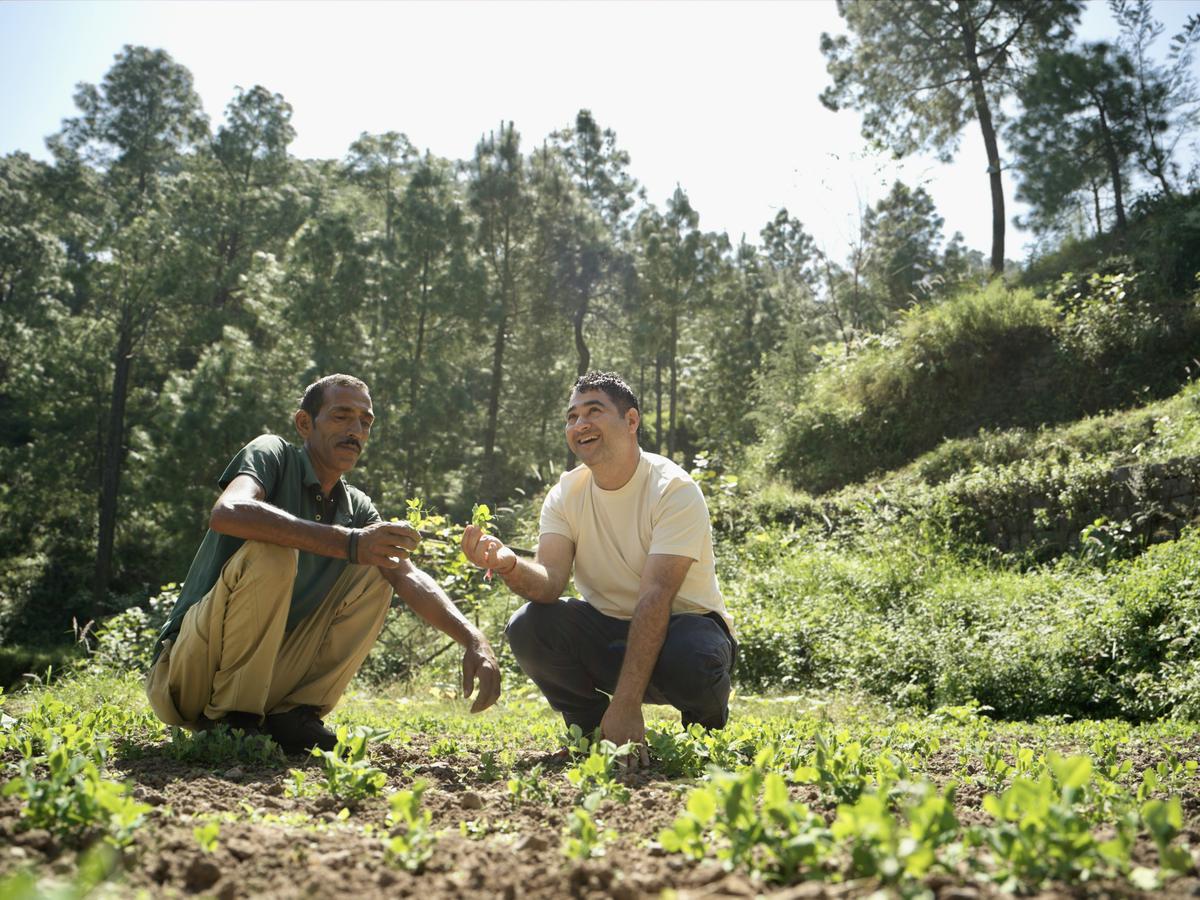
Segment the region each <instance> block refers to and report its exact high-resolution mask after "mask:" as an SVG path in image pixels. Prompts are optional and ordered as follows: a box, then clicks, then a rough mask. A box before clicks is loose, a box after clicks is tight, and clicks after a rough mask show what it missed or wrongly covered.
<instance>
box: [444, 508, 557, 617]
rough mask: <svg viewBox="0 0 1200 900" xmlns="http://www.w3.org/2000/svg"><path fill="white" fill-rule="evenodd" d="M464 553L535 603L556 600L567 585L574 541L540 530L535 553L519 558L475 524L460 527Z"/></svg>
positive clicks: (511, 588) (517, 592)
mask: <svg viewBox="0 0 1200 900" xmlns="http://www.w3.org/2000/svg"><path fill="white" fill-rule="evenodd" d="M462 550H463V555H465V556H466V557H467V559H469V560H470V561H471V562H473V563H474V564H475V565H477V566H479V568H481V569H491V570H492V572H493V573H495V574H496V575H499V576H500V577H501V578H503V579H504V583H505V584H506V585H508V587H509V590H511V591H512V592H513V593H514V594H519V595H520V596H522V597H524V598H525V599H526V600H532V601H533V602H534V603H555V602H557V601H558V598H559V597H561V596H562V593H563V591H564V590H565V589H566V587H567V580H568V579H569V578H570V577H571V564H572V563H574V561H575V544H574V543H573V542H572V541H571V539H570V538H568V537H564V536H563V535H561V534H543V535H542V536H541V537H540V538H539V539H538V548H537V555H536V556H535V557H534V558H533V559H521V557H519V556H517V554H515V553H513V552H512V550H510V549H509V548H508V547H506V546H505V545H504V543H503V542H502V541H501V540H500V539H499V538H498V537H495V536H494V535H490V534H484V533H483V532H482V531H481V530H480V529H479V528H478V526H475V525H468V526H467V527H466V528H465V529H463V536H462Z"/></svg>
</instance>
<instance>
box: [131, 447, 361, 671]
mask: <svg viewBox="0 0 1200 900" xmlns="http://www.w3.org/2000/svg"><path fill="white" fill-rule="evenodd" d="M238 475H249V476H250V477H251V478H253V479H254V480H255V481H257V482H258V483H259V484H261V485H262V487H263V490H264V491H265V492H266V498H265V499H266V501H267V502H268V503H270V504H271V505H272V506H277V507H279V508H280V509H282V510H283V511H284V512H288V513H291V514H292V515H293V516H296V517H297V518H300V519H307V520H309V521H310V522H321V523H323V524H326V525H343V526H346V527H348V528H362V527H364V526H366V525H370V524H371V523H372V522H380V521H382V518H381V517H380V515H379V512H378V511H377V510H376V509H375V505H374V504H373V503H372V502H371V498H370V497H368V496H367V495H366V494H364V493H363V492H362V491H360V490H358V489H357V488H354V487H351V486H350V485H348V484H346V482H345V481H342V480H341V479H339V480H338V482H337V483H336V484H335V485H334V486H333V490H332V491H330V492H329V496H324V494H323V492H322V490H321V483H320V482H319V481H318V480H317V475H316V473H315V472H314V471H313V467H312V463H311V462H309V459H308V453H307V452H306V451H305V450H304V448H303V447H294V446H292V445H291V444H289V443H288V442H287V441H285V440H284V439H283V438H281V437H279V436H278V435H274V434H264V435H261V436H260V437H256V438H255V439H254V440H252V441H251V442H250V443H249V444H247V445H246V446H245V447H243V448H242V449H241V451H240V452H239V453H238V454H237V456H235V457H234V458H233V460H232V461H231V462H230V463H229V466H228V467H227V468H226V469H225V473H224V474H223V475H222V476H221V480H220V482H219V483H220V486H221V489H222V490H224V489H225V487H226V486H228V484H229V482H231V481H233V479H234V478H236V477H237V476H238ZM243 543H245V541H244V539H243V538H237V537H231V536H230V535H228V534H218V533H217V532H215V531H213V530H211V529H209V531H208V533H207V534H205V535H204V540H203V541H201V542H200V549H199V550H197V551H196V558H195V559H194V560H192V566H191V568H190V569H188V573H187V578H185V579H184V582H183V590H182V591H180V594H179V600H178V602H177V603H176V604H175V608H174V609H173V610H172V611H171V617H170V618H169V619H168V620H167V623H166V625H164V626H163V629H162V631H161V632H160V633H159V636H158V641H159V645H160V646H161V644H162V642H163V640H165V639H166V638H173V637H175V635H177V634H178V633H179V626H180V624H181V623H182V622H183V616H184V614H185V613H186V612H187V611H188V609H189V608H190V607H191V606H192V605H194V604H196V603H199V602H200V600H202V599H203V598H204V596H205V595H206V594H207V593H208V592H209V591H210V590H212V587H213V585H214V584H216V583H217V579H218V578H220V577H221V569H222V568H224V566H225V563H226V562H228V561H229V557H231V556H233V554H234V553H236V552H237V550H238V548H239V547H241V546H242V544H243ZM346 566H347V561H346V560H344V559H333V558H331V557H328V556H320V555H318V554H316V553H305V552H303V551H301V552H300V557H299V560H298V562H297V564H296V583H295V587H294V588H293V590H292V605H291V609H290V610H289V612H288V620H287V629H288V631H291V630H292V628H294V627H295V626H296V623H297V622H299V621H300V620H301V619H303V618H304V617H305V616H307V615H309V614H310V613H311V612H313V611H314V610H315V609H316V608H317V607H318V606H319V605H320V604H321V601H322V600H324V599H325V595H326V594H328V593H329V589H330V588H331V587H333V583H334V582H335V581H337V579H338V576H340V575H341V574H342V571H343V570H344V569H345V568H346ZM157 655H158V651H157V648H156V649H155V656H157Z"/></svg>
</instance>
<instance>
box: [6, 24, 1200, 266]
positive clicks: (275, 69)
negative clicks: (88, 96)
mask: <svg viewBox="0 0 1200 900" xmlns="http://www.w3.org/2000/svg"><path fill="white" fill-rule="evenodd" d="M1156 12H1157V15H1158V17H1159V18H1160V19H1162V20H1163V21H1164V22H1165V23H1166V25H1167V33H1168V35H1169V34H1171V33H1173V32H1174V30H1177V28H1178V27H1179V25H1180V24H1181V23H1182V21H1183V20H1184V19H1185V18H1186V17H1187V15H1188V14H1189V13H1194V12H1200V0H1158V2H1157V3H1156ZM841 30H842V29H841V20H840V18H839V17H838V15H837V10H836V7H835V5H834V2H833V0H796V2H750V0H727V2H657V0H656V2H640V3H635V2H563V0H558V2H548V0H543V2H499V0H494V2H482V3H481V2H465V0H463V2H442V3H428V2H408V3H389V2H381V0H377V2H341V3H328V2H291V3H284V2H227V0H222V2H194V0H193V2H99V0H93V2H11V0H10V2H0V35H2V38H0V51H2V52H0V84H3V85H4V89H3V97H2V99H0V153H9V152H12V151H14V150H24V151H26V152H29V153H31V154H33V155H35V156H38V157H41V158H46V156H47V154H46V152H45V149H44V144H43V140H44V138H45V137H46V136H47V135H49V134H51V133H53V132H55V131H57V130H58V128H59V126H60V123H61V121H62V119H63V118H64V117H66V116H69V115H72V114H73V113H74V105H73V103H72V95H73V92H74V87H75V85H76V84H77V83H78V82H81V81H86V82H93V83H95V82H99V81H100V80H101V78H102V77H103V76H104V73H105V72H106V71H107V70H108V68H109V67H110V66H111V65H112V61H113V56H114V54H116V53H117V52H118V51H119V50H120V49H121V47H122V46H123V45H124V44H145V45H147V46H150V47H161V48H164V49H166V50H167V51H168V52H169V53H170V54H171V55H172V56H173V57H174V58H175V60H176V61H178V62H180V63H182V64H183V65H185V66H187V67H188V69H190V70H191V72H192V75H193V76H194V78H195V86H196V90H197V91H198V93H199V94H200V97H201V99H202V100H203V103H204V108H205V110H206V112H207V113H208V114H209V116H210V117H211V118H212V119H213V121H214V124H216V123H217V122H219V121H220V118H221V116H222V114H223V110H224V108H225V105H226V104H227V103H228V102H229V100H230V99H231V98H232V96H233V93H234V88H235V86H238V85H240V86H244V87H250V86H252V85H254V84H262V85H263V86H264V87H267V88H269V89H270V90H272V91H278V92H279V93H281V94H282V95H283V96H284V97H285V98H286V99H287V100H288V101H289V102H290V103H291V104H292V106H293V108H294V110H295V114H294V119H293V124H294V125H295V127H296V131H297V138H296V141H295V143H294V144H293V145H292V152H293V153H294V154H296V155H297V156H301V157H323V158H340V157H341V156H343V155H344V154H345V152H346V149H347V148H348V146H349V145H350V143H351V141H353V140H354V139H355V138H356V137H357V136H358V135H359V134H360V133H361V132H363V131H367V132H371V133H378V132H383V131H389V130H395V131H402V132H404V133H406V134H407V135H408V137H409V138H410V139H411V140H412V142H413V143H414V144H415V145H417V146H418V147H419V148H421V149H426V148H428V149H429V150H431V151H433V153H435V154H437V155H440V156H444V157H448V158H451V159H466V158H469V157H470V156H471V154H472V153H473V150H474V147H475V144H476V142H477V141H478V139H479V137H480V135H481V134H482V133H484V132H486V131H488V130H489V129H493V128H495V127H496V125H497V124H498V123H499V122H500V121H501V120H512V121H513V122H515V123H516V127H517V129H518V131H520V132H521V134H522V138H523V142H524V144H523V145H524V147H525V148H526V149H527V150H528V149H529V148H531V147H533V146H535V145H536V144H539V143H540V142H541V141H542V140H543V139H544V138H545V137H546V136H547V135H548V134H550V132H552V131H554V130H557V129H559V128H562V127H564V126H567V125H569V124H570V123H571V122H572V121H573V120H574V116H575V113H576V111H577V110H578V109H580V108H588V109H590V110H592V113H593V115H594V116H595V118H596V120H597V121H598V122H599V123H600V124H601V125H602V126H604V127H607V128H612V129H614V130H615V131H616V133H617V139H618V143H619V145H620V146H622V147H623V148H624V149H626V150H627V151H628V152H629V153H630V155H631V157H632V164H631V171H632V174H633V175H634V177H636V178H637V179H638V180H639V181H640V182H641V183H642V184H643V185H645V187H646V189H647V193H648V195H649V198H650V199H651V200H652V201H653V202H655V203H657V204H660V205H661V204H662V203H663V201H665V199H666V198H667V197H668V196H669V195H670V193H671V192H672V191H673V190H674V188H675V185H676V183H678V184H680V185H682V186H683V188H684V189H685V190H686V191H687V192H688V195H689V196H690V198H691V201H692V205H693V206H694V207H695V208H696V209H697V210H698V211H699V213H700V216H701V225H702V227H704V228H705V229H706V230H713V231H726V232H727V233H728V234H729V235H730V237H731V239H732V240H734V241H735V242H736V241H737V240H738V239H739V238H740V237H741V236H742V235H743V234H745V235H746V236H747V237H748V238H749V239H750V240H754V241H756V240H757V239H758V232H759V230H760V229H761V228H762V227H763V225H764V224H765V223H766V222H767V221H768V220H769V219H770V218H772V217H773V216H774V215H775V213H776V212H777V211H778V210H779V208H780V207H781V206H786V207H787V208H788V210H789V211H790V212H791V213H792V214H793V215H795V216H798V217H799V218H800V219H801V221H803V222H804V223H805V226H806V228H808V230H809V231H810V232H812V233H813V234H814V235H815V236H816V237H817V239H818V242H819V243H821V244H822V245H823V246H825V247H826V248H827V249H828V250H829V251H831V252H833V253H834V254H835V255H837V256H840V255H842V253H843V251H844V248H845V245H846V243H847V240H848V239H849V237H850V235H851V234H852V233H853V230H854V228H855V227H856V223H857V210H858V207H859V204H860V203H861V204H865V205H869V204H871V203H873V202H875V201H876V200H878V199H879V197H880V196H882V195H883V194H884V193H886V191H887V189H888V187H889V186H890V184H891V182H892V180H893V179H895V178H896V177H899V178H901V179H903V180H904V181H906V182H907V183H909V184H910V185H917V184H922V185H924V186H925V187H926V189H927V190H929V191H930V193H931V194H932V195H933V197H934V199H935V201H936V203H937V208H938V211H939V212H940V213H941V214H942V215H943V216H944V217H945V219H946V232H947V234H951V233H953V232H954V231H961V232H962V233H963V234H964V235H965V237H966V240H967V243H968V245H969V246H971V247H974V248H976V249H979V250H982V251H984V252H985V253H986V252H987V251H988V249H989V247H990V245H991V212H990V201H989V194H988V186H987V176H986V174H985V165H986V163H985V158H984V152H983V143H982V140H981V139H980V137H979V134H978V125H977V124H975V123H971V124H970V126H969V128H968V129H967V130H966V131H965V133H964V135H963V142H962V146H961V149H960V150H959V153H958V156H957V157H956V161H955V162H954V163H953V164H951V165H942V164H940V163H938V162H936V161H935V160H933V159H930V158H916V157H912V158H909V159H906V160H902V161H900V162H899V163H893V162H890V161H888V160H886V159H882V158H876V157H872V156H869V155H867V154H865V153H864V150H863V141H862V139H861V137H860V135H859V117H858V114H857V113H854V112H850V111H844V112H841V113H836V114H835V113H831V112H829V111H828V110H826V109H825V108H824V107H822V106H821V104H820V102H819V101H818V99H817V95H818V94H819V93H820V92H821V90H822V89H823V88H824V87H825V85H826V84H827V83H828V76H827V74H826V72H825V63H824V58H823V57H822V55H821V53H820V50H819V49H818V40H819V37H820V34H821V32H822V31H830V32H838V31H841ZM1115 32H1116V28H1115V25H1113V24H1112V22H1111V18H1110V16H1109V13H1108V9H1107V4H1105V3H1100V2H1093V3H1092V4H1091V6H1090V8H1089V9H1088V12H1087V14H1086V15H1085V19H1084V24H1083V28H1082V29H1081V36H1082V37H1084V38H1085V39H1090V40H1095V39H1099V38H1102V37H1111V36H1113V35H1114V34H1115ZM1163 43H1164V44H1165V40H1164V41H1163ZM1197 66H1198V69H1200V63H1198V64H1197ZM1013 190H1014V186H1013V184H1012V183H1011V179H1008V183H1007V184H1006V199H1007V201H1008V212H1009V218H1010V220H1011V217H1012V215H1013V213H1014V212H1019V211H1020V210H1019V209H1018V206H1017V204H1016V202H1015V200H1014V199H1013ZM1025 241H1026V236H1025V235H1022V234H1020V233H1019V232H1017V231H1016V230H1015V228H1013V226H1012V225H1011V224H1010V226H1009V239H1008V254H1007V255H1008V256H1009V257H1010V258H1019V257H1020V256H1021V255H1022V247H1023V245H1024V242H1025Z"/></svg>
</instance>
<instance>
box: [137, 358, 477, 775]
mask: <svg viewBox="0 0 1200 900" xmlns="http://www.w3.org/2000/svg"><path fill="white" fill-rule="evenodd" d="M373 421H374V412H373V410H372V408H371V396H370V393H369V392H368V390H367V386H366V385H365V384H364V383H363V382H362V381H360V380H359V379H357V378H354V377H352V376H349V375H329V376H327V377H325V378H322V379H321V380H319V381H317V382H314V383H313V384H311V385H309V386H308V388H307V390H305V392H304V398H303V400H302V401H301V403H300V408H299V409H298V410H297V411H296V414H295V425H296V431H297V432H299V434H300V437H301V439H302V442H303V443H302V446H300V447H296V446H294V445H292V444H289V443H288V442H286V441H284V440H283V439H282V438H280V437H277V436H275V435H262V436H261V437H258V438H255V439H254V440H253V441H251V442H250V443H249V444H247V445H246V446H245V447H244V448H243V449H242V450H241V451H240V452H239V453H238V454H237V455H236V456H235V457H234V458H233V461H232V462H230V464H229V466H228V468H227V469H226V470H225V473H224V474H223V475H222V476H221V480H220V485H221V488H222V489H223V490H222V493H221V496H220V498H219V499H218V500H217V502H216V505H215V506H214V507H213V510H212V514H211V516H210V517H209V530H208V533H207V534H206V535H205V537H204V540H203V541H202V542H201V544H200V549H199V550H198V551H197V553H196V558H195V559H194V560H193V562H192V566H191V568H190V569H189V570H188V574H187V578H186V580H185V581H184V584H183V590H182V592H181V593H180V596H179V601H178V603H177V604H176V605H175V609H174V610H173V611H172V613H171V617H170V619H169V620H168V621H167V623H166V625H164V626H163V629H162V632H161V633H160V635H159V644H158V647H157V651H156V656H155V660H154V662H153V663H152V665H151V668H150V672H149V674H148V675H147V676H146V693H147V695H148V697H149V699H150V705H151V706H152V707H153V709H154V712H155V713H156V714H157V715H158V717H159V718H160V719H162V720H163V721H164V722H166V723H167V724H168V725H181V726H184V727H186V728H191V729H193V730H197V731H203V730H207V729H209V728H211V727H213V725H214V724H216V723H218V722H223V723H225V724H227V725H229V726H230V727H235V728H242V729H244V730H246V731H247V732H249V733H258V732H260V731H262V732H265V733H267V734H269V735H271V737H273V738H274V739H275V740H276V741H277V742H278V743H279V744H280V746H281V747H283V749H284V750H287V751H288V752H297V751H302V750H307V749H309V748H311V747H320V748H322V749H325V750H329V749H332V748H333V746H334V744H335V743H336V737H335V735H334V734H333V732H331V731H330V730H329V729H328V728H326V727H325V725H324V724H323V722H322V719H323V718H324V717H325V716H326V715H327V714H328V713H329V711H330V710H332V709H333V707H334V706H335V705H336V704H337V702H338V699H339V698H340V697H341V696H342V693H343V692H344V691H345V690H346V686H347V685H348V684H349V683H350V679H351V678H352V677H353V676H354V673H355V672H357V671H358V668H359V666H361V665H362V662H363V660H364V659H365V658H366V656H367V653H368V652H369V651H370V649H371V645H372V644H373V643H374V642H375V639H376V637H378V635H379V632H380V629H381V628H382V627H383V623H384V619H385V617H386V616H387V612H388V609H389V607H390V605H391V599H392V593H393V591H395V593H397V594H398V595H399V596H400V598H401V599H402V600H403V601H404V602H405V603H407V604H408V605H409V607H410V608H411V609H412V610H413V611H414V612H415V613H417V615H419V616H421V617H422V618H423V619H425V620H426V621H427V622H429V623H430V624H431V625H433V626H434V627H435V628H437V629H439V630H440V631H443V632H445V633H446V634H447V635H449V636H450V637H452V638H453V639H454V640H455V641H457V642H458V643H459V644H460V645H461V646H462V647H463V650H464V656H463V664H462V670H463V693H464V695H469V694H470V693H471V692H472V690H473V689H474V687H475V684H476V682H478V686H479V693H478V694H477V696H476V698H475V702H474V705H473V706H472V708H471V709H472V712H479V711H481V710H484V709H486V708H487V707H489V706H491V705H492V704H493V703H494V702H495V701H496V699H497V697H499V696H500V670H499V668H498V667H497V665H496V660H495V656H494V655H493V653H492V648H491V646H490V645H489V644H488V641H487V639H486V638H485V637H484V636H483V635H482V634H481V633H480V632H479V631H478V629H476V628H475V626H474V625H472V624H471V623H470V622H469V621H467V619H466V618H464V617H463V615H462V614H461V613H460V612H459V611H458V609H457V608H456V607H455V606H454V604H453V603H452V602H450V599H449V598H448V597H447V596H446V595H445V594H444V593H443V592H442V590H441V589H440V588H439V587H438V586H437V584H436V583H435V582H434V581H433V580H432V579H431V578H430V577H429V576H428V575H426V574H425V573H424V572H422V571H421V570H420V569H418V568H416V567H415V566H414V565H412V563H411V562H409V560H408V556H409V554H410V553H411V552H412V551H413V550H414V549H415V548H416V546H417V544H418V542H419V541H420V536H419V535H418V534H417V532H416V531H414V530H413V529H412V528H410V527H409V526H407V525H401V524H396V523H389V522H384V521H383V520H382V518H381V517H380V515H379V513H378V511H377V510H376V509H375V506H374V504H373V503H372V502H371V499H370V498H369V497H368V496H367V495H366V494H364V493H362V492H361V491H359V490H357V489H356V488H353V487H351V486H350V485H348V484H347V483H346V482H345V481H343V480H342V476H343V475H344V474H345V473H346V472H349V471H350V470H351V469H352V468H354V465H355V463H357V461H358V457H359V455H360V454H361V453H362V451H363V448H364V447H365V446H366V443H367V438H368V436H369V435H370V432H371V423H372V422H373Z"/></svg>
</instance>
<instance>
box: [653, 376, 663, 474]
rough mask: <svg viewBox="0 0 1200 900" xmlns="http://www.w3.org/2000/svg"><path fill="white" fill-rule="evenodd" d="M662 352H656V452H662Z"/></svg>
mask: <svg viewBox="0 0 1200 900" xmlns="http://www.w3.org/2000/svg"><path fill="white" fill-rule="evenodd" d="M662 437H663V434H662V353H661V352H656V353H655V354H654V452H655V453H662Z"/></svg>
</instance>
